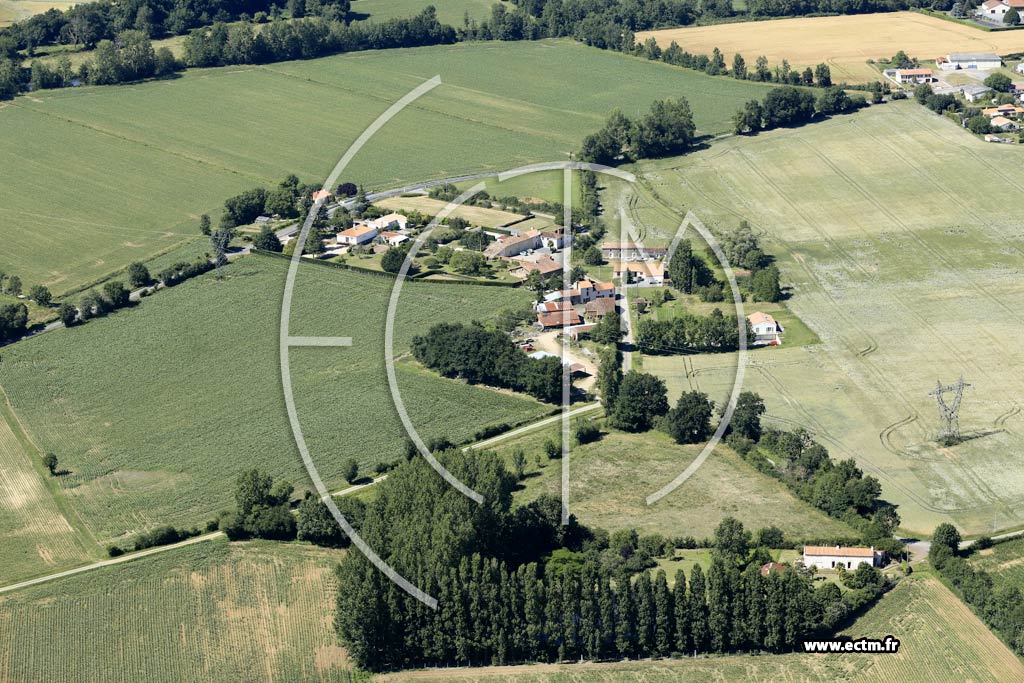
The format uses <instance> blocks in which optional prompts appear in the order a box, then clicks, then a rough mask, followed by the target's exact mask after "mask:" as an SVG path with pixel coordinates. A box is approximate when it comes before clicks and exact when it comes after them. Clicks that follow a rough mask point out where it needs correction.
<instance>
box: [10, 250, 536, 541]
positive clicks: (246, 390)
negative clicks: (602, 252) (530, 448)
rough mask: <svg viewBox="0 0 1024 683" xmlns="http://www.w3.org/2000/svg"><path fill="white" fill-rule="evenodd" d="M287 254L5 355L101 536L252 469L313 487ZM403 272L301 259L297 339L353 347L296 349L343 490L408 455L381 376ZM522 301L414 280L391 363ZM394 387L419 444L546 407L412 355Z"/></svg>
mask: <svg viewBox="0 0 1024 683" xmlns="http://www.w3.org/2000/svg"><path fill="white" fill-rule="evenodd" d="M286 267H287V262H286V261H284V260H279V259H272V258H270V257H266V256H250V257H246V258H243V259H241V260H240V261H238V262H236V263H233V264H232V265H230V266H228V267H227V268H226V269H225V274H226V277H225V278H224V279H223V280H218V279H217V278H216V277H215V275H214V274H212V273H211V274H208V275H205V276H203V277H200V278H197V279H194V280H191V281H189V282H186V283H184V284H181V285H178V286H177V287H175V288H174V289H171V290H169V291H164V292H160V293H159V294H157V295H155V296H153V297H151V298H147V299H145V300H144V301H143V302H142V303H141V304H139V305H138V306H137V307H135V308H134V309H132V310H126V311H121V312H118V313H116V314H114V315H111V316H110V317H108V318H104V319H98V320H93V321H90V322H89V323H87V324H85V325H83V326H81V327H76V328H72V329H70V330H57V331H55V332H52V333H48V334H44V335H42V336H40V337H36V338H34V339H31V340H28V341H26V342H22V343H19V344H16V345H14V346H11V347H8V348H7V349H5V350H4V354H3V362H2V363H0V386H2V387H3V389H4V391H5V392H6V393H7V395H8V397H9V399H10V401H11V403H12V405H13V408H14V411H15V413H16V414H17V415H18V417H19V418H20V419H21V420H22V422H23V424H24V425H25V427H26V429H27V431H28V433H29V436H30V437H31V438H32V440H33V441H34V443H36V444H37V445H38V446H39V448H40V449H41V450H43V451H51V452H53V453H55V454H57V455H58V457H59V458H60V461H61V465H62V466H64V467H67V469H69V470H70V472H69V473H68V474H66V475H63V476H61V477H60V486H61V489H62V491H63V494H64V496H66V498H67V499H68V500H69V501H70V503H71V505H72V506H73V507H74V509H75V510H76V511H77V512H78V514H79V515H80V516H81V517H82V519H83V520H84V522H85V525H86V526H87V527H88V528H89V530H90V531H91V532H92V533H93V534H95V536H96V537H97V538H98V539H99V540H100V542H104V541H105V540H107V539H111V538H115V537H118V536H121V535H123V534H130V533H134V532H137V531H139V530H141V529H144V528H149V527H153V526H156V525H160V524H174V525H179V526H180V525H194V524H199V523H202V522H204V521H205V520H206V519H208V518H210V517H212V516H214V515H215V514H216V513H217V512H219V511H220V510H223V509H225V508H228V507H230V506H231V505H232V502H231V501H232V495H233V493H232V488H233V482H234V480H235V477H236V476H237V474H238V472H240V471H241V470H243V469H245V468H248V467H254V466H258V467H261V468H262V469H264V470H266V471H269V472H271V473H273V474H274V475H275V476H280V477H287V478H288V479H289V480H290V481H292V482H293V483H294V484H295V485H296V487H297V488H299V489H303V488H309V487H311V484H310V483H309V479H308V477H307V475H306V472H305V470H304V468H303V466H302V462H301V460H300V458H299V456H298V452H297V450H296V448H295V445H294V442H293V440H292V435H291V430H290V427H289V423H288V420H287V416H286V412H285V404H284V397H283V393H282V389H281V376H280V369H279V360H278V356H279V354H278V334H279V320H280V312H281V299H282V292H283V287H284V279H285V270H286ZM392 283H393V280H391V279H390V278H384V277H377V276H373V275H363V274H356V273H352V272H348V271H341V270H336V269H332V268H326V267H320V266H314V265H312V264H310V265H309V266H304V267H303V268H302V269H301V271H300V273H299V278H298V282H297V286H296V292H295V298H294V302H293V309H292V310H293V313H292V319H291V326H290V332H291V334H292V335H299V336H316V335H327V336H351V337H352V340H353V345H352V347H350V348H296V349H293V350H292V351H291V356H290V357H291V367H292V378H293V384H294V387H295V398H296V402H297V406H298V413H299V417H300V420H301V423H302V427H303V430H304V433H305V436H306V440H307V443H308V444H309V447H310V450H311V453H312V455H313V458H314V460H315V462H316V463H317V465H318V467H319V471H320V473H321V475H322V476H323V478H324V480H325V481H326V482H327V483H328V486H330V487H331V488H332V490H333V489H337V488H343V487H344V486H346V484H345V483H344V480H343V478H342V476H341V472H342V465H343V464H344V463H345V461H347V460H348V459H349V458H356V459H357V460H358V461H359V462H360V464H361V466H362V468H363V472H364V473H369V472H370V470H371V469H372V467H373V465H374V464H376V463H378V462H382V461H393V460H395V459H396V458H400V457H401V455H402V452H403V443H404V437H405V433H404V430H403V429H402V426H401V424H400V422H399V419H398V415H397V413H396V411H395V408H394V407H393V405H392V401H391V397H390V394H389V392H388V385H387V379H386V376H385V369H384V349H383V339H384V319H385V311H386V308H387V300H388V297H389V296H390V293H391V287H392ZM526 297H527V294H526V293H525V292H520V291H519V290H514V289H508V288H498V287H474V286H457V285H441V284H433V283H431V284H426V283H407V284H406V285H405V288H404V290H403V294H402V299H401V301H400V304H399V308H398V317H397V321H396V339H395V347H394V348H395V354H396V355H398V356H404V355H406V354H407V350H408V347H409V342H410V339H411V337H412V336H413V335H414V334H417V333H420V332H422V331H424V330H425V329H426V328H427V327H429V326H430V325H432V324H434V323H435V322H439V321H441V320H465V321H468V320H471V319H481V320H486V319H489V318H490V317H491V316H493V315H495V314H496V313H497V312H498V311H500V310H501V309H502V308H503V307H505V306H509V305H511V306H517V305H518V306H521V305H523V304H524V303H525V302H526V300H527V299H526ZM397 376H398V383H399V389H400V391H401V393H402V396H403V398H404V400H405V403H406V407H407V409H408V412H409V415H410V418H411V420H412V421H413V424H414V425H416V426H417V428H418V429H419V430H420V432H421V434H422V436H423V438H424V439H430V438H435V437H447V438H449V439H451V440H453V441H461V440H465V439H468V438H470V437H472V435H473V434H474V433H475V432H476V431H477V430H479V429H482V428H484V427H486V426H488V425H495V424H500V423H506V422H518V421H522V420H524V419H529V418H531V417H534V416H540V415H542V414H545V413H547V412H548V411H549V410H550V406H545V405H542V404H540V403H538V402H536V401H534V400H533V399H529V398H527V397H523V396H517V395H513V394H510V393H501V392H497V391H493V390H490V389H486V388H482V387H472V386H469V385H466V384H464V383H461V382H456V381H454V380H447V379H443V378H440V377H438V376H437V375H435V374H433V373H428V372H426V371H423V370H420V369H418V368H417V367H415V366H413V365H411V364H409V363H408V362H407V361H402V362H399V363H398V364H397Z"/></svg>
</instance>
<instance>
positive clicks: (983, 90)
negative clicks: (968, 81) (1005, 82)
mask: <svg viewBox="0 0 1024 683" xmlns="http://www.w3.org/2000/svg"><path fill="white" fill-rule="evenodd" d="M960 92H962V93H963V94H964V97H965V98H966V99H967V101H968V102H981V101H982V100H984V99H987V98H989V97H991V96H992V88H989V87H987V86H984V85H965V86H964V87H962V88H960Z"/></svg>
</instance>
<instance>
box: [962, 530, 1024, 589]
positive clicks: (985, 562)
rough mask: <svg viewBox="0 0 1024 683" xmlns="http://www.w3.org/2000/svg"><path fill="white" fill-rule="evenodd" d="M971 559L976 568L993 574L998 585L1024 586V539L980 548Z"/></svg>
mask: <svg viewBox="0 0 1024 683" xmlns="http://www.w3.org/2000/svg"><path fill="white" fill-rule="evenodd" d="M969 561H970V563H971V565H972V566H973V567H974V568H975V569H984V570H985V571H987V572H988V573H989V574H992V575H993V577H994V578H995V579H996V583H997V585H1001V586H1002V585H1010V586H1015V587H1016V588H1024V539H1014V540H1010V541H1003V542H1001V543H997V544H996V545H994V546H992V547H991V548H986V549H985V550H979V551H978V552H976V553H974V554H973V555H971V557H970V560H969Z"/></svg>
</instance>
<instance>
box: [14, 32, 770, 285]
mask: <svg viewBox="0 0 1024 683" xmlns="http://www.w3.org/2000/svg"><path fill="white" fill-rule="evenodd" d="M510 70H521V71H522V72H524V73H534V74H543V77H537V78H528V79H508V78H505V75H506V74H507V73H509V71H510ZM594 72H599V73H602V74H603V76H604V79H603V82H604V83H606V84H607V87H603V88H599V89H598V88H592V87H591V84H592V78H591V76H590V75H591V74H592V73H594ZM438 74H440V75H441V77H442V79H443V82H444V83H443V85H442V86H440V87H438V88H436V89H435V90H433V91H432V92H431V93H429V94H428V95H427V96H425V97H424V98H422V99H421V100H419V101H417V102H416V103H415V104H414V105H413V106H412V107H411V108H410V109H408V110H406V111H404V112H402V113H401V114H400V115H399V116H397V117H396V118H395V119H394V120H393V121H391V122H390V123H389V124H388V125H387V128H386V129H385V130H386V135H382V136H379V137H378V138H376V139H374V140H373V141H371V142H370V144H369V145H368V146H367V147H366V148H364V149H363V150H362V152H361V153H360V154H359V155H357V156H356V158H355V159H354V160H353V162H352V165H351V166H350V167H349V169H348V170H347V171H346V172H345V174H344V175H345V178H343V180H351V181H352V182H358V183H361V184H363V185H365V186H366V188H367V189H368V190H370V191H373V190H380V189H386V188H388V187H394V186H399V185H402V184H403V183H411V182H417V181H422V180H429V179H437V178H445V177H451V176H454V175H459V174H463V173H471V172H481V171H494V170H504V169H507V168H512V167H515V166H519V165H523V164H527V163H533V162H539V161H552V160H562V159H565V158H567V154H568V153H569V152H570V151H574V150H577V149H578V147H579V144H580V141H581V140H582V139H583V137H584V135H586V134H588V133H591V132H593V131H595V130H597V129H598V128H600V126H601V125H602V123H603V122H604V119H605V117H606V116H607V114H608V112H609V111H610V110H611V109H612V108H614V107H620V108H622V109H623V111H624V112H625V113H626V114H628V115H636V114H637V113H639V112H641V111H644V110H646V109H647V107H648V105H649V103H650V102H651V101H652V100H653V99H655V98H659V97H665V96H667V95H668V94H672V95H673V96H675V95H686V96H687V97H689V99H690V101H691V103H692V105H693V108H694V115H695V120H696V123H697V127H698V128H699V130H700V132H701V133H704V134H715V133H721V132H724V131H726V130H729V129H730V127H731V123H730V119H731V117H732V114H733V113H734V111H736V110H737V109H738V108H739V107H740V106H742V104H743V102H745V101H746V100H748V99H750V98H752V97H761V96H762V94H763V93H764V92H765V91H766V89H767V88H769V87H770V86H767V85H761V84H755V83H741V82H736V81H732V80H726V79H717V78H713V77H710V76H705V75H703V74H699V73H695V72H693V71H688V70H684V69H680V68H677V67H672V66H669V65H666V64H661V63H652V62H648V61H646V60H642V59H638V58H634V57H629V56H626V55H622V54H618V53H612V52H609V51H604V50H598V49H596V48H588V47H586V46H583V45H580V44H578V43H574V42H570V41H567V40H544V41H537V42H530V43H515V44H510V43H463V44H458V45H451V46H437V47H427V48H411V49H400V50H387V51H371V52H360V53H352V54H348V55H341V56H336V57H328V58H323V59H317V60H311V61H306V62H284V63H277V64H272V65H267V66H262V67H256V66H252V67H225V68H218V69H197V70H190V71H188V72H186V73H185V74H183V75H182V76H181V77H180V78H176V79H172V80H165V81H156V82H150V83H142V84H137V85H132V86H130V87H117V88H109V87H89V88H75V89H71V90H65V91H56V90H52V91H46V92H45V93H38V96H37V95H32V96H26V97H20V98H17V99H15V100H14V101H12V102H7V103H4V104H3V105H0V107H2V108H0V121H2V122H3V126H4V130H5V131H6V132H7V134H6V135H5V136H3V140H0V155H2V156H3V158H4V159H5V160H6V168H7V169H9V171H10V172H9V174H8V178H7V179H6V180H5V190H6V191H5V194H4V196H5V201H4V205H3V207H0V220H2V223H3V227H2V228H0V239H3V241H4V244H5V246H6V247H7V248H6V249H5V252H4V256H3V259H2V260H0V267H3V268H6V269H10V266H12V265H14V264H16V265H17V266H18V272H19V274H20V275H21V277H22V279H23V280H25V281H26V282H32V283H34V282H37V281H38V282H41V283H44V284H48V285H49V286H50V287H51V289H52V290H53V291H54V293H55V294H57V295H60V294H64V293H66V292H69V291H74V290H76V289H78V288H80V287H82V286H83V285H86V284H87V283H90V282H93V281H95V280H97V279H100V278H103V277H105V276H107V275H109V274H110V273H113V272H116V271H118V270H120V269H122V268H124V267H125V266H126V265H127V264H128V263H129V262H131V261H133V260H145V259H147V258H149V257H152V256H153V255H155V254H157V253H160V252H164V251H167V250H170V249H173V248H175V247H176V246H179V245H181V244H182V243H184V242H190V241H204V242H205V238H203V237H202V236H201V235H199V233H198V229H197V225H198V219H199V216H200V215H201V214H204V213H207V214H210V215H211V216H213V218H214V220H216V219H217V217H218V216H219V212H220V206H221V204H222V203H223V201H224V199H225V198H227V197H229V196H231V195H233V194H236V193H238V192H240V191H242V190H244V189H248V188H250V187H252V186H254V185H260V184H262V185H273V184H276V183H277V182H279V181H280V180H281V178H283V177H284V176H285V175H286V174H288V173H295V174H297V175H298V176H299V177H300V178H303V179H304V180H310V181H312V180H318V179H322V178H324V177H326V176H327V174H328V172H329V171H330V169H331V168H332V167H333V165H334V164H335V163H336V162H337V160H338V158H340V156H341V155H342V153H343V152H344V150H345V149H346V148H347V147H348V146H349V144H351V143H352V141H353V140H355V138H356V137H357V136H358V135H359V133H361V132H362V131H363V129H364V128H365V127H366V126H367V125H369V124H370V122H372V121H373V120H374V119H375V118H376V117H377V116H378V115H379V114H380V113H382V112H383V111H384V110H385V109H386V108H387V107H388V106H390V105H391V104H392V103H393V102H394V101H396V100H397V99H398V98H400V97H401V96H402V95H405V94H406V93H407V92H409V90H411V89H412V88H413V87H415V86H416V85H419V84H420V83H422V82H423V81H424V80H426V79H428V78H430V77H432V76H434V75H438ZM257 92H258V93H259V96H258V98H257V99H255V100H254V96H253V93H257ZM339 108H340V109H343V110H344V111H345V115H344V116H338V114H337V112H338V111H339ZM425 131H430V134H429V135H425V134H424V132H425ZM254 140H258V144H254ZM29 150H31V151H29ZM266 150H273V153H268V152H267V151H266ZM44 187H45V188H59V191H53V192H49V193H47V194H46V195H45V197H43V196H41V195H40V188H44Z"/></svg>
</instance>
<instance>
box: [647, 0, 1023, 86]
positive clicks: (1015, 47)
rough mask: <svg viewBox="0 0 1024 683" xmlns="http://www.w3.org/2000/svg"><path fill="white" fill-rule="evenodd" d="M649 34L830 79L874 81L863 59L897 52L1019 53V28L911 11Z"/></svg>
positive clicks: (662, 41)
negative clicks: (821, 71)
mask: <svg viewBox="0 0 1024 683" xmlns="http://www.w3.org/2000/svg"><path fill="white" fill-rule="evenodd" d="M650 36H654V38H655V39H656V40H657V41H658V44H659V45H660V46H661V47H663V48H664V47H668V46H669V44H670V43H671V42H672V41H673V40H674V41H676V42H677V43H679V45H680V46H681V47H682V48H683V49H684V50H687V51H689V52H692V53H694V54H708V55H710V54H711V51H712V50H714V49H715V48H716V47H717V48H719V49H720V50H721V51H722V54H724V55H725V56H726V58H727V59H729V58H731V56H732V55H733V54H734V53H736V52H739V53H741V54H742V55H743V56H744V57H745V58H746V60H747V64H748V65H749V64H753V63H754V60H755V59H756V58H757V57H758V55H764V56H765V57H767V58H768V63H769V65H771V66H773V67H774V66H776V65H779V64H781V63H782V60H783V59H788V60H789V63H790V64H791V65H792V66H794V67H799V68H800V69H803V68H804V67H807V66H811V67H813V66H814V65H815V64H819V63H821V62H825V63H827V64H828V65H829V68H830V69H831V71H832V80H833V81H835V82H837V83H838V82H840V81H848V82H850V83H866V82H868V81H874V80H879V79H880V78H881V74H880V73H879V72H878V70H877V69H875V68H874V67H872V66H871V65H869V64H868V63H867V61H868V60H869V59H871V60H875V61H877V60H879V59H889V58H890V57H892V56H893V55H894V54H896V52H897V51H898V50H904V51H905V52H906V53H907V54H908V55H910V56H912V57H917V58H919V59H922V60H933V59H935V58H936V57H938V56H939V55H945V54H949V53H951V52H995V53H997V54H1000V55H1007V54H1014V53H1019V52H1024V32H1020V31H1005V32H991V33H989V32H985V31H981V30H979V29H977V28H973V27H971V26H964V25H962V24H956V23H952V22H949V21H943V20H942V19H936V18H935V17H929V16H926V15H924V14H918V13H916V12H886V13H879V14H857V15H849V16H838V17H800V18H793V19H777V20H773V21H755V22H741V23H732V24H717V25H712V26H691V27H685V28H671V29H663V30H660V31H647V32H640V33H637V34H636V40H637V42H638V43H640V42H643V41H644V40H646V39H647V38H648V37H650Z"/></svg>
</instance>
